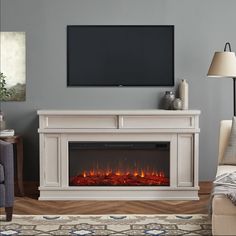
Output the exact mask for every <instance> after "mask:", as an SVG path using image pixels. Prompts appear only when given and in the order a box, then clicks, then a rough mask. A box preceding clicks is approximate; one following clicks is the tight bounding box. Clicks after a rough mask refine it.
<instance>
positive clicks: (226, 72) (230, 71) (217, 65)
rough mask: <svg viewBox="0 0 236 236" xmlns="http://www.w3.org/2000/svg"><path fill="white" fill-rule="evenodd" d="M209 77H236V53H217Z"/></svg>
mask: <svg viewBox="0 0 236 236" xmlns="http://www.w3.org/2000/svg"><path fill="white" fill-rule="evenodd" d="M207 76H209V77H230V78H232V77H236V57H235V53H234V52H215V55H214V57H213V59H212V62H211V66H210V68H209V70H208V73H207Z"/></svg>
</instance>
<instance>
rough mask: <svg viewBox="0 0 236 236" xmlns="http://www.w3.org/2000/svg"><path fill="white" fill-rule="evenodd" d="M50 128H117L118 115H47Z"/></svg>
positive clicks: (46, 118)
mask: <svg viewBox="0 0 236 236" xmlns="http://www.w3.org/2000/svg"><path fill="white" fill-rule="evenodd" d="M45 128H48V129H56V128H59V129H67V128H68V129H73V128H74V129H106V128H107V129H111V128H113V129H114V128H117V116H86V115H84V116H83V115H82V116H46V117H45Z"/></svg>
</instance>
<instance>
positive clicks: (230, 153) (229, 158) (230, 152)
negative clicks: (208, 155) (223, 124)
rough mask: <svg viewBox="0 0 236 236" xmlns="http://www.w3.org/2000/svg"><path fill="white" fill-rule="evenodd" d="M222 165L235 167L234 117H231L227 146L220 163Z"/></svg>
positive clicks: (235, 131)
mask: <svg viewBox="0 0 236 236" xmlns="http://www.w3.org/2000/svg"><path fill="white" fill-rule="evenodd" d="M221 164H223V165H236V117H233V120H232V128H231V133H230V136H229V141H228V146H227V147H226V149H225V153H224V157H223V160H222V162H221Z"/></svg>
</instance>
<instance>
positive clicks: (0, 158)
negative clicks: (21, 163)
mask: <svg viewBox="0 0 236 236" xmlns="http://www.w3.org/2000/svg"><path fill="white" fill-rule="evenodd" d="M13 162H14V158H13V146H12V144H10V143H7V142H4V141H2V140H0V207H5V211H6V220H7V221H11V220H12V212H13V203H14V163H13Z"/></svg>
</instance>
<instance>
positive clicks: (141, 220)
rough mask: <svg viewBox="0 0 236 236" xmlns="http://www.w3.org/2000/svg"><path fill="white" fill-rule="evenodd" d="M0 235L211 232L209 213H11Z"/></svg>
mask: <svg viewBox="0 0 236 236" xmlns="http://www.w3.org/2000/svg"><path fill="white" fill-rule="evenodd" d="M0 235H41V236H42V235H44V236H46V235H86V236H91V235H99V236H102V235H112V236H126V235H139V236H141V235H149V236H153V235H156V236H157V235H211V221H210V219H209V217H208V215H199V214H198V215H61V216H54V215H47V216H42V215H13V220H12V221H11V222H5V221H4V218H3V216H1V220H0Z"/></svg>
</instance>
